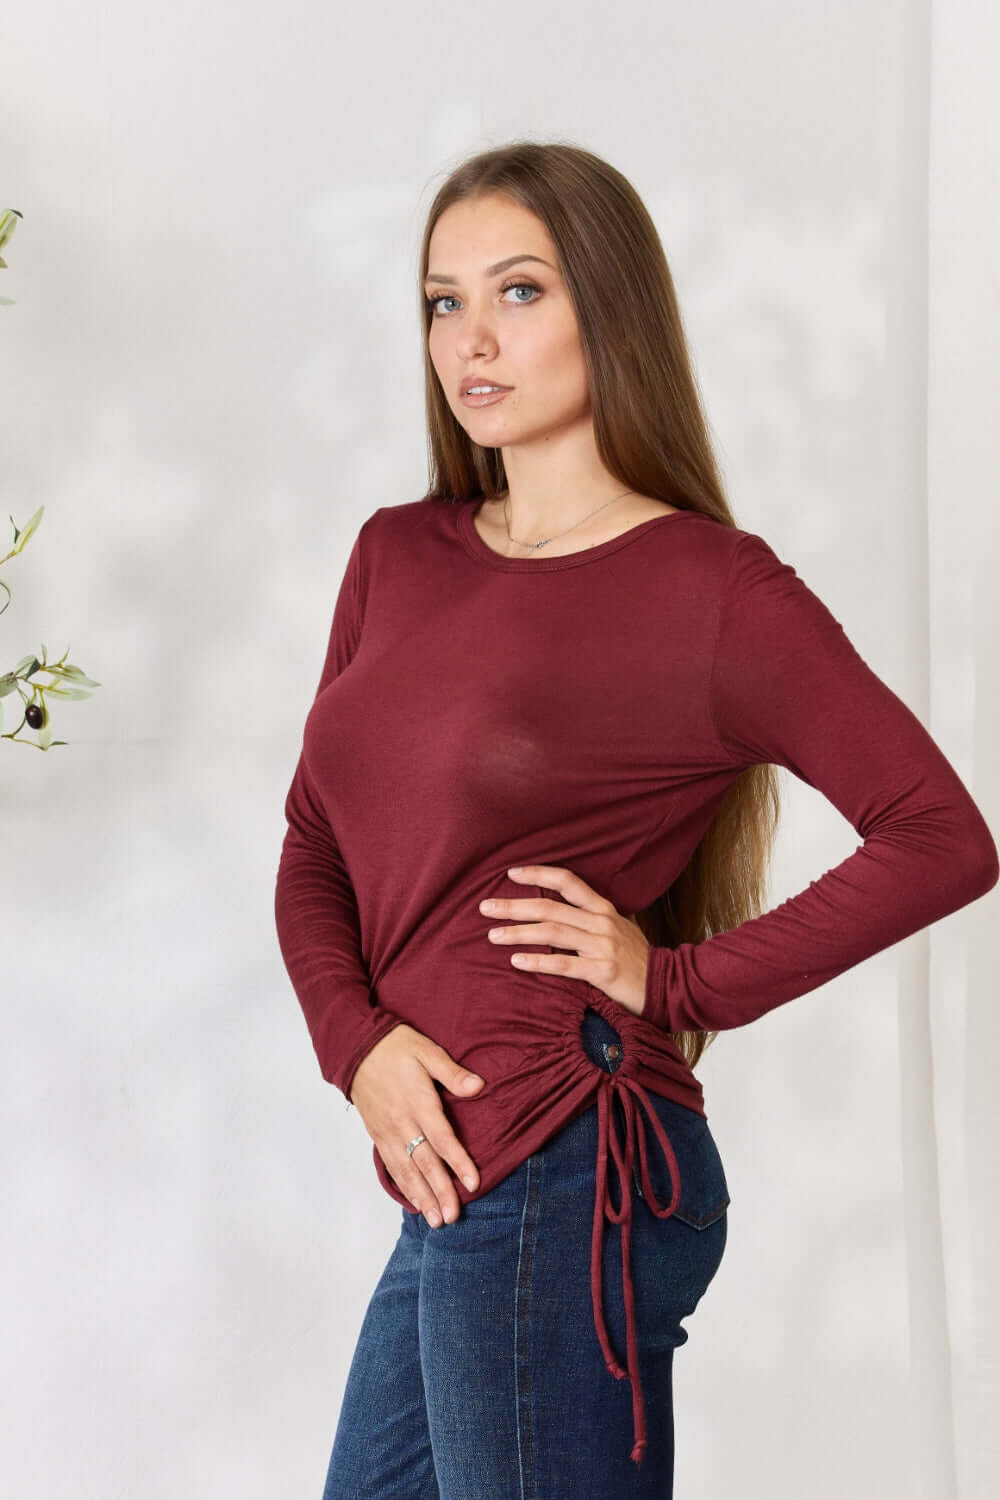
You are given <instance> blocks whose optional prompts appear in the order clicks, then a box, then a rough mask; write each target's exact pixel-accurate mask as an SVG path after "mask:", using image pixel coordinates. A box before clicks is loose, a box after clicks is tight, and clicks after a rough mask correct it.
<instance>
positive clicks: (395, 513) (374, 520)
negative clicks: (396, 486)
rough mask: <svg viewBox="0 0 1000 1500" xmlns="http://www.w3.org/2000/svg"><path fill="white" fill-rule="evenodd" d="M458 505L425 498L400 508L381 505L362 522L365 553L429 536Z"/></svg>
mask: <svg viewBox="0 0 1000 1500" xmlns="http://www.w3.org/2000/svg"><path fill="white" fill-rule="evenodd" d="M456 504H457V502H454V501H449V500H438V499H435V498H434V497H427V496H425V497H424V498H423V499H421V500H404V501H402V502H401V503H400V504H398V505H380V506H379V507H378V509H377V510H374V511H373V512H372V514H371V515H370V516H369V517H368V518H367V520H366V521H363V522H362V524H361V530H360V535H361V536H362V538H363V544H364V546H365V548H366V549H376V548H381V547H396V546H398V545H400V544H405V543H406V541H407V540H408V539H415V538H416V537H417V536H419V535H422V534H424V533H426V531H427V530H428V528H429V527H432V526H433V525H434V524H435V522H440V521H441V520H442V519H444V518H445V517H444V512H446V511H449V512H450V511H452V510H454V509H455V508H456Z"/></svg>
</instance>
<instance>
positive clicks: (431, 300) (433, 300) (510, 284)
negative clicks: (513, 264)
mask: <svg viewBox="0 0 1000 1500" xmlns="http://www.w3.org/2000/svg"><path fill="white" fill-rule="evenodd" d="M515 288H517V289H518V290H520V289H522V288H524V289H526V290H527V291H530V292H537V293H538V296H539V297H540V296H541V294H542V289H541V287H539V286H536V285H535V283H534V282H533V281H507V282H505V283H504V284H503V286H502V287H501V288H500V293H501V296H502V295H503V293H504V292H509V291H512V290H513V289H515ZM457 300H458V299H457V298H456V297H453V296H452V295H451V293H450V292H441V293H440V294H439V295H438V296H437V297H425V298H424V301H425V302H426V303H427V306H428V307H429V308H430V309H431V311H432V312H433V314H434V316H435V317H436V318H440V317H447V316H448V314H447V313H439V312H437V311H436V310H435V309H436V308H437V304H438V303H439V302H456V301H457ZM537 301H538V297H532V298H531V301H530V302H528V301H524V300H523V299H520V298H519V299H518V305H519V306H520V307H530V306H531V303H532V302H537Z"/></svg>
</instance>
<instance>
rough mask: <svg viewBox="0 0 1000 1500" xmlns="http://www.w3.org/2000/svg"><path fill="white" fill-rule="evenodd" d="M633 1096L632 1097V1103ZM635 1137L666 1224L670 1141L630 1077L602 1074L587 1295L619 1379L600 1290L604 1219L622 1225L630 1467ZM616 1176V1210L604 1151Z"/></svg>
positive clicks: (636, 1419)
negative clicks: (649, 1127)
mask: <svg viewBox="0 0 1000 1500" xmlns="http://www.w3.org/2000/svg"><path fill="white" fill-rule="evenodd" d="M613 1090H617V1092H618V1096H619V1098H620V1100H621V1103H622V1109H623V1112H624V1115H625V1153H624V1157H623V1155H622V1149H621V1146H620V1144H619V1141H618V1136H617V1132H616V1130H615V1127H614V1116H613V1110H612V1107H611V1101H612V1091H613ZM633 1096H634V1098H633ZM635 1099H638V1100H639V1101H640V1103H641V1104H642V1107H643V1109H644V1110H645V1111H646V1114H647V1115H648V1116H649V1119H650V1120H651V1121H652V1124H653V1128H654V1130H655V1131H656V1135H657V1139H658V1141H659V1143H660V1146H661V1148H662V1150H663V1155H664V1158H665V1159H666V1162H667V1166H668V1168H669V1169H670V1181H671V1183H672V1185H673V1192H672V1194H671V1197H670V1202H669V1203H667V1204H663V1203H661V1202H660V1201H659V1199H658V1198H657V1197H656V1195H655V1194H654V1192H653V1189H652V1185H651V1183H650V1180H649V1163H648V1159H647V1156H646V1136H645V1132H644V1131H643V1130H642V1128H641V1126H638V1128H637V1107H636V1104H635ZM637 1136H638V1145H639V1161H640V1174H641V1178H642V1190H643V1193H644V1194H645V1199H646V1204H647V1207H648V1208H649V1209H650V1211H651V1212H652V1213H654V1214H655V1215H656V1217H657V1218H658V1219H668V1218H669V1217H670V1215H671V1214H672V1213H673V1211H674V1209H675V1208H676V1207H677V1204H678V1203H679V1201H680V1190H681V1189H680V1169H679V1168H678V1165H677V1157H676V1156H675V1154H674V1148H673V1146H672V1145H671V1143H670V1137H669V1136H668V1135H667V1132H666V1131H665V1130H664V1128H663V1126H662V1124H661V1123H660V1120H659V1117H658V1116H657V1113H656V1111H655V1110H654V1109H653V1106H652V1105H651V1104H650V1102H649V1095H648V1094H647V1093H646V1090H645V1089H644V1088H643V1087H642V1085H641V1084H639V1083H637V1082H636V1081H635V1079H634V1078H628V1077H623V1075H622V1072H621V1070H620V1069H619V1070H618V1072H616V1073H607V1074H605V1075H604V1077H603V1078H602V1079H600V1080H599V1084H598V1092H597V1190H596V1194H595V1197H594V1227H593V1234H592V1237H591V1250H590V1292H591V1297H592V1299H593V1304H594V1326H595V1328H596V1329H597V1337H598V1339H599V1340H600V1344H601V1350H602V1352H603V1354H604V1362H605V1364H606V1365H607V1367H608V1370H609V1371H610V1373H611V1374H612V1375H613V1376H614V1377H615V1379H616V1380H623V1379H624V1378H625V1376H626V1371H625V1370H623V1369H622V1367H621V1364H620V1363H619V1361H618V1360H617V1358H616V1357H615V1353H614V1350H613V1349H612V1347H611V1340H610V1338H609V1337H608V1330H607V1325H606V1323H605V1321H604V1288H603V1284H602V1267H603V1249H604V1220H605V1218H607V1219H610V1221H611V1222H612V1223H613V1224H620V1225H621V1250H622V1293H623V1296H624V1300H625V1334H626V1358H627V1362H628V1372H627V1374H628V1379H629V1380H630V1381H631V1382H632V1424H633V1430H634V1434H635V1441H634V1443H633V1446H632V1452H631V1454H630V1457H631V1459H632V1461H633V1463H636V1464H639V1463H641V1462H642V1454H643V1450H644V1449H645V1447H646V1405H645V1402H644V1400H643V1395H642V1382H641V1379H640V1376H639V1349H638V1340H637V1336H636V1327H635V1289H634V1286H633V1284H632V1258H631V1244H632V1203H633V1197H632V1164H633V1162H634V1160H635V1148H636V1137H637ZM609 1145H610V1147H611V1155H612V1158H613V1160H614V1163H615V1167H616V1169H617V1172H618V1183H619V1194H618V1196H619V1200H620V1206H619V1207H618V1209H617V1210H616V1209H615V1206H614V1203H613V1202H612V1199H611V1191H610V1184H609V1182H608V1147H609Z"/></svg>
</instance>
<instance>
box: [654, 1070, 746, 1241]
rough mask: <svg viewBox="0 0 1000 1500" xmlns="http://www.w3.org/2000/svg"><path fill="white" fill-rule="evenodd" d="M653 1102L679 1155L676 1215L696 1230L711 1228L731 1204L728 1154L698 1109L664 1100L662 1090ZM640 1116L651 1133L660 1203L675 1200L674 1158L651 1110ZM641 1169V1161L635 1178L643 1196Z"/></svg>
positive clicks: (658, 1116)
mask: <svg viewBox="0 0 1000 1500" xmlns="http://www.w3.org/2000/svg"><path fill="white" fill-rule="evenodd" d="M649 1101H650V1104H651V1105H652V1107H653V1110H654V1111H655V1113H656V1117H657V1119H658V1120H659V1121H660V1124H661V1125H662V1126H663V1129H664V1131H665V1132H666V1134H667V1136H668V1137H669V1138H670V1144H671V1146H673V1148H674V1155H675V1156H676V1157H677V1168H678V1171H679V1173H680V1179H681V1191H680V1201H679V1202H678V1204H677V1207H676V1209H675V1210H674V1214H673V1217H674V1218H676V1219H680V1221H681V1223H682V1224H689V1225H690V1226H691V1228H692V1229H707V1228H708V1226H709V1224H714V1223H715V1221H716V1219H720V1218H721V1217H722V1215H723V1214H724V1213H725V1211H726V1209H727V1208H728V1207H729V1203H730V1197H729V1187H728V1184H727V1183H726V1173H725V1169H724V1167H723V1165H722V1157H721V1156H720V1155H719V1148H718V1146H717V1145H716V1143H715V1137H714V1136H713V1135H712V1132H711V1131H710V1130H709V1128H708V1121H707V1120H706V1119H705V1117H704V1115H700V1114H698V1113H697V1111H696V1110H693V1109H688V1108H687V1106H686V1105H684V1104H678V1103H676V1102H675V1101H674V1100H673V1099H664V1098H662V1097H661V1096H660V1095H659V1094H650V1095H649ZM639 1117H640V1120H641V1128H642V1129H643V1130H644V1131H645V1133H646V1147H647V1152H646V1154H647V1157H648V1162H649V1178H650V1183H651V1185H652V1188H653V1191H654V1193H655V1194H656V1196H657V1199H658V1200H659V1202H660V1203H669V1202H670V1199H671V1198H672V1197H673V1191H674V1189H673V1183H672V1182H671V1180H670V1165H669V1162H668V1161H667V1158H666V1157H665V1156H664V1154H663V1148H662V1147H661V1145H660V1143H659V1141H658V1140H657V1138H656V1132H655V1131H654V1129H653V1126H652V1125H651V1124H650V1122H649V1120H648V1119H647V1117H646V1112H645V1110H640V1111H639ZM640 1172H641V1164H640V1162H639V1161H638V1159H637V1160H636V1161H635V1162H634V1164H633V1168H632V1177H633V1181H634V1184H635V1189H636V1192H637V1194H638V1196H639V1197H640V1198H642V1197H644V1196H645V1195H644V1194H643V1191H642V1180H641V1176H640Z"/></svg>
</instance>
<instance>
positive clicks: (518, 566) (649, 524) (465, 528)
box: [452, 496, 702, 573]
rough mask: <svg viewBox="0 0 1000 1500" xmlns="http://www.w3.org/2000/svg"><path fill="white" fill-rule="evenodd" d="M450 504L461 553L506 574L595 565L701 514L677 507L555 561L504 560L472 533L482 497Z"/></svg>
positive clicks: (521, 558) (549, 559) (544, 558)
mask: <svg viewBox="0 0 1000 1500" xmlns="http://www.w3.org/2000/svg"><path fill="white" fill-rule="evenodd" d="M452 503H453V504H455V505H456V507H457V510H458V516H457V524H458V534H459V536H460V537H461V540H462V543H463V545H464V547H465V550H466V551H467V552H468V553H469V554H470V556H472V557H474V558H476V559H477V560H478V561H479V562H484V563H486V564H488V566H490V567H492V568H501V569H504V570H506V571H507V572H510V573H550V572H554V571H555V570H556V569H557V568H578V567H580V566H581V564H583V563H589V562H596V561H597V559H598V558H601V557H608V556H609V555H610V554H611V553H612V552H617V551H618V550H619V548H620V547H627V546H628V545H629V543H630V542H634V541H636V540H637V539H638V538H639V537H640V536H641V535H643V534H644V533H645V532H647V531H650V530H651V529H652V528H653V527H654V526H663V525H665V524H666V522H668V521H676V520H677V519H678V517H680V516H700V515H701V514H702V512H701V511H698V510H685V509H683V507H679V508H678V509H677V510H670V511H666V512H665V513H664V514H663V515H660V516H650V517H649V519H648V520H646V521H638V522H637V523H636V524H635V526H630V527H629V529H628V531H623V532H622V533H621V534H620V535H619V536H613V537H609V538H608V540H607V541H606V542H597V543H595V544H594V546H593V547H581V548H580V550H579V552H563V553H561V554H560V555H559V556H557V557H504V556H503V554H502V553H500V552H494V551H493V548H492V547H490V546H489V545H488V544H487V543H486V542H484V541H483V538H482V537H481V536H480V535H479V532H478V531H477V530H476V526H475V522H474V520H473V514H474V512H475V511H476V510H478V509H479V506H480V505H481V504H482V503H483V501H482V496H480V497H478V498H476V499H472V500H459V501H454V502H452Z"/></svg>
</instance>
